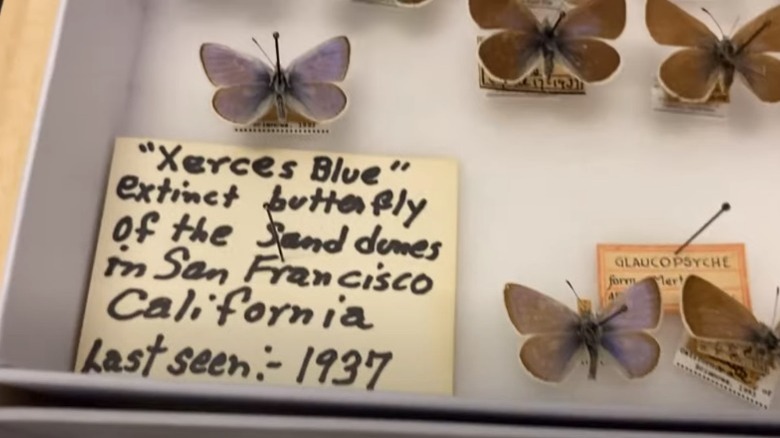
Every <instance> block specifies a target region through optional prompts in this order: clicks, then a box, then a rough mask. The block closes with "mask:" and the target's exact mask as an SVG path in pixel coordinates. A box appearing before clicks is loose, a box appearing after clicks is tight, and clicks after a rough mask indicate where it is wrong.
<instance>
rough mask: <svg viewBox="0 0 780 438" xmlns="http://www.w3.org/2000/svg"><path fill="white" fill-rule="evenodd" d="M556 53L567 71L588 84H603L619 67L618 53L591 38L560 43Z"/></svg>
mask: <svg viewBox="0 0 780 438" xmlns="http://www.w3.org/2000/svg"><path fill="white" fill-rule="evenodd" d="M558 53H559V54H560V56H561V58H562V59H563V62H564V64H565V65H566V67H567V68H568V69H569V71H570V72H571V73H572V74H573V75H575V76H577V77H578V78H580V79H582V80H583V81H585V82H588V83H598V82H603V81H605V80H607V79H609V78H611V77H612V76H613V75H614V74H615V72H617V70H618V68H619V67H620V54H619V53H618V51H617V50H615V49H614V48H613V47H612V46H610V45H609V44H607V43H605V42H603V41H599V40H596V39H593V38H580V39H573V40H567V41H562V42H561V43H560V44H559V52H558Z"/></svg>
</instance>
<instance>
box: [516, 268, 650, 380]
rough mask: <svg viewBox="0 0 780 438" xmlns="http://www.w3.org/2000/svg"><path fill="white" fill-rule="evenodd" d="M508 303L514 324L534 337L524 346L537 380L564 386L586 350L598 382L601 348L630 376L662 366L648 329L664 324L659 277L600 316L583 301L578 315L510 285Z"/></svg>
mask: <svg viewBox="0 0 780 438" xmlns="http://www.w3.org/2000/svg"><path fill="white" fill-rule="evenodd" d="M504 302H505V305H506V308H507V312H508V314H509V317H510V320H511V321H512V324H513V325H514V326H515V328H516V329H517V331H518V332H519V333H520V334H521V335H526V336H529V338H528V339H526V341H525V342H524V343H523V345H522V347H521V348H520V361H521V363H522V364H523V366H524V367H525V368H526V370H528V371H529V373H531V375H533V376H534V377H535V378H537V379H540V380H542V381H546V382H559V381H561V380H563V379H564V378H565V377H566V375H568V373H569V371H570V369H571V364H572V363H573V358H574V356H575V355H576V353H577V352H578V351H580V350H581V349H583V348H584V349H585V350H586V351H587V353H588V356H589V369H588V378H589V379H595V378H596V373H597V369H598V364H599V356H600V354H601V350H606V351H607V352H608V353H609V354H610V355H611V356H612V357H614V358H615V359H616V360H617V362H618V363H619V364H620V365H621V368H622V369H623V371H624V372H625V374H626V375H627V376H628V377H629V378H638V377H642V376H645V375H647V374H648V373H650V372H651V371H652V370H653V369H655V366H656V365H657V364H658V359H659V356H660V346H659V345H658V342H657V341H656V340H655V339H654V338H653V337H652V336H651V335H649V334H648V333H646V332H645V331H646V330H653V329H655V328H657V327H658V325H659V324H660V321H661V292H660V289H659V288H658V284H657V283H656V281H655V279H654V278H648V279H645V280H643V281H641V282H639V283H637V284H635V285H634V286H632V287H631V288H629V289H628V290H627V291H626V292H625V293H624V294H623V296H622V297H621V299H620V300H616V301H614V302H613V303H612V304H610V305H609V306H608V307H607V308H606V309H604V310H603V311H601V312H592V311H591V309H590V302H588V301H584V300H578V310H579V311H578V312H574V311H573V310H571V309H569V308H568V307H566V306H565V305H563V304H561V303H559V302H558V301H556V300H554V299H552V298H550V297H548V296H546V295H544V294H542V293H540V292H537V291H535V290H533V289H530V288H527V287H525V286H521V285H517V284H508V285H507V286H506V287H505V289H504Z"/></svg>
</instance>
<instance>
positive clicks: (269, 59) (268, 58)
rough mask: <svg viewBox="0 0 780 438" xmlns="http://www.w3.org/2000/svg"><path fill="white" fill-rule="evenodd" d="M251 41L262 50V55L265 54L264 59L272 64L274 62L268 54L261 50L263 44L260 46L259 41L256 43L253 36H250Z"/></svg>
mask: <svg viewBox="0 0 780 438" xmlns="http://www.w3.org/2000/svg"><path fill="white" fill-rule="evenodd" d="M252 41H254V43H255V45H256V46H257V48H258V49H260V51H261V52H263V55H265V59H267V60H268V62H269V63H271V64H273V63H274V62H273V61H272V60H271V57H270V56H268V53H265V50H263V46H261V45H260V43H258V42H257V40H256V39H255V38H254V37H252Z"/></svg>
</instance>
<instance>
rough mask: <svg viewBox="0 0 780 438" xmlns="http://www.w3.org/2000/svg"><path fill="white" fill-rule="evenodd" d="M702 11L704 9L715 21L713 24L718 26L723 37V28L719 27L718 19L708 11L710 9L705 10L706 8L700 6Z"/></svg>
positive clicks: (724, 35)
mask: <svg viewBox="0 0 780 438" xmlns="http://www.w3.org/2000/svg"><path fill="white" fill-rule="evenodd" d="M701 10H702V11H704V13H705V14H707V15H709V16H710V18H712V21H713V22H714V23H715V26H718V30H719V31H720V35H721V37H723V38H725V37H726V34H725V33H723V28H722V27H720V23H718V20H716V19H715V16H714V15H712V14H711V13H710V11H708V10H707V8H701Z"/></svg>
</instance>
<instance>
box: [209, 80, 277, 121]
mask: <svg viewBox="0 0 780 438" xmlns="http://www.w3.org/2000/svg"><path fill="white" fill-rule="evenodd" d="M273 97H274V93H273V91H272V90H271V89H270V87H269V86H268V85H266V84H255V85H236V86H233V87H226V88H220V89H219V90H217V91H216V93H214V99H213V100H212V105H213V107H214V111H216V112H217V114H219V116H220V117H222V118H223V119H225V120H227V121H228V122H231V123H236V124H239V125H246V124H249V123H252V122H254V121H255V120H257V119H258V118H260V117H262V116H263V115H264V114H265V113H267V112H268V110H269V109H270V108H271V105H272V103H273Z"/></svg>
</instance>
